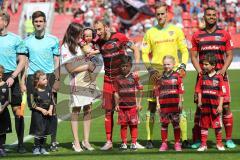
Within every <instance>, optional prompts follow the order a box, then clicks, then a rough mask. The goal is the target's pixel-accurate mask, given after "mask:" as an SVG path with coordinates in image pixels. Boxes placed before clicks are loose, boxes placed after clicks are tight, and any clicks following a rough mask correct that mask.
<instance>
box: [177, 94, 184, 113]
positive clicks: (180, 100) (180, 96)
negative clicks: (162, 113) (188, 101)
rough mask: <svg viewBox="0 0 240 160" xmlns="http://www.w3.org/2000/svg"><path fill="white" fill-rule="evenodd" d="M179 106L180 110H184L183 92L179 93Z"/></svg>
mask: <svg viewBox="0 0 240 160" xmlns="http://www.w3.org/2000/svg"><path fill="white" fill-rule="evenodd" d="M178 107H179V109H180V111H182V109H183V94H179V103H178Z"/></svg>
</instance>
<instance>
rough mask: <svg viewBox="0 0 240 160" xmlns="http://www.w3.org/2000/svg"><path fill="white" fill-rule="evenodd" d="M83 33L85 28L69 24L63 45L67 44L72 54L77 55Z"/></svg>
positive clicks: (77, 24)
mask: <svg viewBox="0 0 240 160" xmlns="http://www.w3.org/2000/svg"><path fill="white" fill-rule="evenodd" d="M82 31H83V26H82V25H81V24H79V23H75V22H73V23H71V24H69V26H68V28H67V31H66V33H65V35H64V38H63V44H67V46H68V48H69V51H70V52H71V53H72V54H77V51H76V48H77V46H78V45H79V42H78V41H79V37H80V36H81V34H82Z"/></svg>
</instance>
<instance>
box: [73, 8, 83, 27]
mask: <svg viewBox="0 0 240 160" xmlns="http://www.w3.org/2000/svg"><path fill="white" fill-rule="evenodd" d="M72 22H74V23H78V24H83V22H84V12H83V11H82V10H81V9H79V10H78V11H76V12H75V13H74V14H73V20H72Z"/></svg>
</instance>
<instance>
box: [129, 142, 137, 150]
mask: <svg viewBox="0 0 240 160" xmlns="http://www.w3.org/2000/svg"><path fill="white" fill-rule="evenodd" d="M130 149H131V150H132V151H136V150H137V146H136V144H134V143H132V144H131V145H130Z"/></svg>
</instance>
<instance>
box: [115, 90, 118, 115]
mask: <svg viewBox="0 0 240 160" xmlns="http://www.w3.org/2000/svg"><path fill="white" fill-rule="evenodd" d="M114 101H115V110H116V111H119V94H118V92H114Z"/></svg>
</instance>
